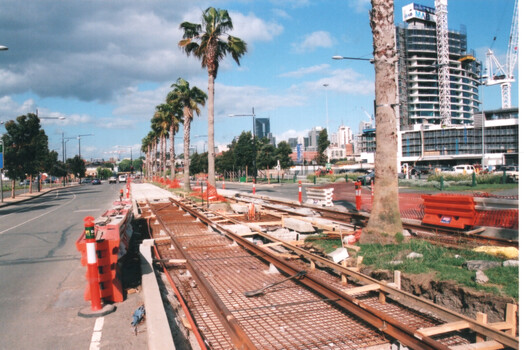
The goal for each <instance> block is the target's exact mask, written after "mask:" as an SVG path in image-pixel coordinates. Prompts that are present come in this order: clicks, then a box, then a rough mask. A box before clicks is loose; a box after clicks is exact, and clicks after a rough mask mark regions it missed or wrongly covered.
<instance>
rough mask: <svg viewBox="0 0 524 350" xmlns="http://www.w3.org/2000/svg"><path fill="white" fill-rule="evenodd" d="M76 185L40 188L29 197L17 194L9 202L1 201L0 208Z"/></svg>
mask: <svg viewBox="0 0 524 350" xmlns="http://www.w3.org/2000/svg"><path fill="white" fill-rule="evenodd" d="M77 186H80V185H72V186H66V187H56V188H49V189H46V190H41V191H40V192H36V194H34V195H32V196H29V197H22V198H20V197H21V195H19V196H18V197H15V199H14V200H11V201H9V202H1V203H0V208H2V207H8V206H10V205H14V204H17V203H23V202H26V201H28V200H31V199H34V198H38V197H42V196H43V195H44V194H48V193H51V192H53V191H59V190H63V189H66V188H71V187H77Z"/></svg>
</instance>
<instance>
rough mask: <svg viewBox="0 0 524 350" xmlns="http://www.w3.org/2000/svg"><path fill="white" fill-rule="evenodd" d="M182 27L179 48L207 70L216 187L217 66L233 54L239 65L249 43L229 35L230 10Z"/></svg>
mask: <svg viewBox="0 0 524 350" xmlns="http://www.w3.org/2000/svg"><path fill="white" fill-rule="evenodd" d="M180 28H181V29H182V30H183V31H184V35H183V39H182V40H180V42H179V43H178V46H180V47H181V48H182V49H183V50H184V51H185V53H186V54H187V55H188V56H189V55H191V54H193V55H194V56H195V57H197V58H198V59H200V60H201V61H202V68H206V67H207V73H208V87H207V90H208V96H209V105H208V109H207V117H208V120H207V123H208V126H207V130H208V140H207V144H208V145H209V146H208V148H209V151H208V175H207V176H208V181H209V183H210V184H211V185H212V186H215V129H214V125H215V79H216V77H217V73H218V65H219V62H220V61H221V60H222V59H223V58H224V57H225V56H226V55H227V54H230V55H231V57H232V58H233V59H234V60H235V62H236V63H237V64H238V65H240V57H242V56H243V55H244V54H245V53H246V52H247V44H246V43H245V42H244V41H243V40H242V39H240V38H237V37H234V36H231V35H229V34H227V33H228V31H231V30H232V29H233V22H232V21H231V18H230V17H229V13H228V12H227V10H221V9H215V8H214V7H209V8H208V9H207V10H205V11H204V12H203V13H202V24H195V23H190V22H183V23H182V24H180Z"/></svg>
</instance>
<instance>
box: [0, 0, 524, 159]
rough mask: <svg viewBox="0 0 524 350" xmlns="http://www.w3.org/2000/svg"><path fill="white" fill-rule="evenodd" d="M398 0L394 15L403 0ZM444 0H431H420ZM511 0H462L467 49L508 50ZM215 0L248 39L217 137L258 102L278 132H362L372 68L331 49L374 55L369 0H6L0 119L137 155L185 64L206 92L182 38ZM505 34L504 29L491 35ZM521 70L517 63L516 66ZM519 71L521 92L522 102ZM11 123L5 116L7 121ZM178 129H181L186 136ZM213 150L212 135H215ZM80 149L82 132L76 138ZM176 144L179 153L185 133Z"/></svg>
mask: <svg viewBox="0 0 524 350" xmlns="http://www.w3.org/2000/svg"><path fill="white" fill-rule="evenodd" d="M411 2H413V1H407V0H399V1H395V23H396V24H398V23H401V10H402V6H404V5H407V4H409V3H411ZM415 2H416V3H420V4H422V5H426V6H431V7H433V6H434V2H433V1H432V0H430V1H428V0H422V1H415ZM513 5H514V1H513V0H476V1H474V2H473V1H471V0H453V1H449V3H448V24H449V28H450V29H451V30H461V28H462V26H465V27H466V30H467V34H468V51H469V50H473V51H475V52H476V55H477V59H479V60H480V61H482V62H485V52H486V50H487V49H488V48H491V49H492V50H493V51H494V52H495V55H496V57H497V58H498V59H499V61H501V62H504V61H505V54H506V50H507V45H508V41H509V32H510V26H511V20H512V15H513V13H512V12H513ZM209 6H214V7H217V8H221V9H226V10H228V11H229V13H230V15H231V17H232V20H233V24H234V30H233V31H232V33H231V34H232V35H235V36H238V37H240V38H242V39H243V40H245V41H246V42H247V44H248V53H247V54H246V55H245V56H244V57H242V58H241V60H240V63H241V65H240V66H237V65H236V64H235V63H234V62H233V61H232V60H231V59H230V58H227V59H225V60H224V61H222V62H221V66H220V68H219V71H218V76H217V79H216V96H215V121H216V125H215V142H216V146H218V147H219V149H223V148H225V146H226V145H227V144H229V143H230V142H231V141H232V139H233V138H234V137H235V136H238V135H239V134H240V133H241V132H242V131H251V130H252V120H251V118H249V117H243V118H230V117H228V115H230V114H249V113H251V110H252V108H254V111H255V114H256V116H257V117H260V118H269V119H270V121H271V133H272V134H273V136H274V137H276V140H277V143H278V142H279V141H282V140H287V139H288V138H290V137H297V136H303V137H304V136H307V134H308V132H309V131H310V130H311V129H312V128H314V127H316V126H321V127H326V121H327V120H329V132H330V134H331V133H333V132H335V131H336V130H337V129H338V127H339V126H340V125H342V124H343V125H347V126H349V127H351V129H352V131H353V132H357V131H358V125H359V122H360V121H365V120H368V117H367V116H366V113H365V111H366V112H368V113H370V114H371V113H373V97H374V70H373V65H371V64H369V63H368V62H366V61H350V60H341V61H335V60H332V59H331V57H332V56H334V55H341V56H349V57H360V58H371V57H372V36H371V30H370V26H369V14H368V12H369V10H370V8H371V6H370V1H369V0H345V1H344V0H337V1H333V0H315V1H313V0H280V1H276V0H266V1H254V0H252V1H250V0H236V1H235V0H216V1H201V0H194V1H176V2H172V1H167V0H158V1H153V2H143V1H138V0H115V1H111V2H108V1H102V0H93V1H89V2H77V1H71V2H64V1H59V0H49V1H30V2H19V1H14V0H5V1H3V2H2V7H0V45H5V46H7V47H8V48H9V50H7V51H0V121H6V120H10V119H14V118H16V117H17V116H19V115H22V114H27V113H35V112H36V109H38V113H39V115H40V116H42V117H65V119H64V120H57V119H51V120H45V119H43V120H42V125H43V127H44V130H45V131H46V134H47V135H48V136H49V147H50V149H54V150H56V151H57V152H59V154H60V155H61V154H62V153H61V152H62V146H61V137H62V133H64V135H65V137H76V136H77V135H82V134H93V136H89V137H85V138H82V140H81V149H82V156H83V157H86V158H104V159H108V158H110V157H116V156H119V157H120V158H121V159H122V158H128V157H129V156H130V150H131V149H132V151H133V158H135V157H137V156H138V155H139V150H140V146H141V142H142V138H143V137H145V136H146V135H147V133H148V132H149V130H150V119H151V118H152V116H153V113H154V110H155V106H156V105H158V104H160V103H163V102H164V99H165V96H166V94H167V92H168V91H169V90H170V86H171V84H172V83H174V82H175V81H176V80H177V79H178V78H179V77H182V78H184V79H186V80H187V81H189V83H190V84H191V85H192V86H198V87H199V88H200V89H202V90H203V91H206V92H207V72H206V70H204V69H202V68H201V67H200V63H199V62H198V61H197V60H196V59H194V58H193V57H187V56H186V55H185V54H184V53H183V52H182V50H180V49H179V48H178V46H177V44H178V41H179V40H180V39H181V37H182V32H181V30H180V29H179V25H180V23H181V22H183V21H191V22H200V18H201V13H202V11H203V10H205V9H206V8H207V7H209ZM494 37H496V40H495V41H494V40H493V38H494ZM515 73H516V75H517V77H518V67H517V69H516V72H515ZM518 84H519V81H518V80H517V82H516V83H514V84H513V85H512V91H513V93H512V102H513V105H514V106H518ZM480 94H481V99H483V101H484V106H483V107H484V109H496V108H500V104H501V102H500V99H501V97H500V87H499V86H493V87H484V88H481V93H480ZM4 132H5V128H4V127H3V125H0V133H4ZM197 135H198V136H200V135H207V107H204V108H203V109H202V113H201V116H200V117H195V119H194V122H193V124H192V136H193V138H192V145H193V146H196V147H197V149H198V151H199V152H201V150H203V149H204V145H205V143H206V142H207V141H206V137H196V136H197ZM181 136H182V132H180V133H179V134H178V135H177V137H181ZM206 149H207V146H206ZM67 150H68V152H67V153H68V154H67V156H68V157H72V156H73V155H75V154H77V153H78V145H77V141H76V140H74V139H72V140H70V142H69V143H68V145H67ZM175 152H176V153H177V154H179V153H181V152H182V139H181V138H179V139H177V145H176V149H175Z"/></svg>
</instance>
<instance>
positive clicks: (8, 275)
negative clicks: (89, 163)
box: [0, 184, 147, 349]
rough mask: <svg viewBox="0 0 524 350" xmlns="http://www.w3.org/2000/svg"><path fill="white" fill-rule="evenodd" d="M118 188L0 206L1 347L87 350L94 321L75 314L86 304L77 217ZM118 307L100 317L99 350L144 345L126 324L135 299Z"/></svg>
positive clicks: (113, 196) (78, 190) (105, 202)
mask: <svg viewBox="0 0 524 350" xmlns="http://www.w3.org/2000/svg"><path fill="white" fill-rule="evenodd" d="M120 188H122V186H121V185H109V184H102V185H98V186H94V185H82V186H77V187H73V188H66V189H61V190H59V191H54V192H51V193H49V194H46V195H43V196H41V197H38V198H34V199H32V200H30V201H26V202H23V203H18V204H16V205H10V206H7V207H3V208H0V310H1V312H0V348H2V349H89V348H90V345H91V343H92V336H93V328H94V326H95V321H96V318H82V317H79V316H78V315H77V313H78V311H79V310H81V309H85V308H86V307H89V305H90V304H89V302H86V301H84V298H83V293H84V288H85V285H86V282H85V281H86V280H85V271H86V270H85V267H83V266H82V265H81V263H80V256H81V255H80V253H79V252H78V251H77V250H76V246H75V242H76V240H77V238H78V237H79V236H80V234H82V232H83V219H84V217H85V216H94V217H97V216H99V215H101V214H102V213H103V212H104V211H105V210H107V209H109V208H110V207H111V205H112V202H113V201H114V200H117V199H118V197H119V190H120ZM135 295H136V294H135ZM129 299H131V298H129ZM129 299H128V300H129ZM125 303H126V302H124V303H122V304H125ZM133 303H134V304H133ZM122 304H120V305H117V311H116V312H115V313H113V314H110V315H107V316H105V317H104V326H103V328H102V338H101V339H102V340H101V341H100V345H101V348H107V349H118V348H122V349H124V348H126V349H129V348H137V349H140V348H146V347H147V340H146V336H145V335H144V336H141V335H140V334H139V337H135V336H134V335H132V330H131V327H130V322H131V320H132V313H133V310H134V309H136V307H138V306H139V304H140V300H139V299H136V300H133V301H131V302H128V303H127V305H122ZM126 309H127V310H126ZM122 311H124V312H125V314H123V313H122ZM99 322H100V321H99ZM104 332H105V333H104ZM113 333H116V334H117V336H116V337H115V336H114V334H113ZM118 334H119V335H118ZM119 337H122V338H121V339H120V338H119ZM138 338H140V341H142V343H141V344H140V345H138V346H137V347H134V346H133V343H136V342H137V341H138ZM104 345H105V346H104ZM135 345H136V344H135Z"/></svg>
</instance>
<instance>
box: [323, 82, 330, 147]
mask: <svg viewBox="0 0 524 350" xmlns="http://www.w3.org/2000/svg"><path fill="white" fill-rule="evenodd" d="M322 86H323V87H325V88H326V132H327V135H328V140H329V116H328V96H327V87H328V86H329V84H327V83H326V84H322Z"/></svg>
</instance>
